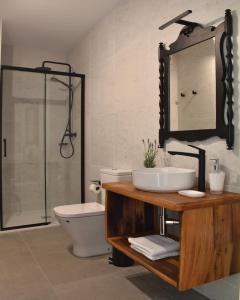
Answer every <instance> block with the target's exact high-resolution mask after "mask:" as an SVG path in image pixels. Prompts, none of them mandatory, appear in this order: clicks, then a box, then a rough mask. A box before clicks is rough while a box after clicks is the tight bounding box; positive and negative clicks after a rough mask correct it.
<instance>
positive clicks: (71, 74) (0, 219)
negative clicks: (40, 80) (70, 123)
mask: <svg viewBox="0 0 240 300" xmlns="http://www.w3.org/2000/svg"><path fill="white" fill-rule="evenodd" d="M4 70H10V71H22V72H30V73H39V74H44V75H45V76H46V75H49V74H51V75H62V76H68V77H69V78H72V77H78V78H81V130H80V133H81V140H80V143H81V171H80V173H81V203H85V74H80V73H75V72H62V71H53V70H50V69H48V68H45V69H44V68H42V69H40V68H28V67H18V66H9V65H1V78H0V119H1V122H0V145H1V146H0V157H1V159H0V230H1V231H4V230H11V229H20V228H28V227H37V226H42V225H48V224H50V223H51V222H48V221H47V190H46V178H47V165H46V155H47V154H46V132H47V131H46V130H47V128H46V101H47V99H46V84H45V87H44V88H45V91H44V107H45V109H44V181H45V184H44V201H45V203H44V205H45V222H42V223H34V224H27V225H20V226H12V227H7V228H6V227H5V228H4V227H3V193H2V177H3V174H2V171H3V169H2V159H3V157H2V152H3V151H2V149H3V140H2V104H3V72H4Z"/></svg>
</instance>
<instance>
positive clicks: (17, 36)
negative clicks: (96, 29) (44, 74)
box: [0, 0, 121, 51]
mask: <svg viewBox="0 0 240 300" xmlns="http://www.w3.org/2000/svg"><path fill="white" fill-rule="evenodd" d="M120 1H121V0H0V17H2V20H3V43H4V44H7V45H21V46H31V47H41V48H45V49H52V50H53V49H56V50H59V49H61V51H69V50H71V49H72V48H73V47H74V46H75V45H76V44H77V43H78V42H79V40H80V38H81V37H82V36H83V35H84V33H86V32H87V31H88V30H90V29H91V27H92V26H93V25H94V24H96V23H97V22H98V21H99V20H100V19H101V18H102V17H103V16H104V15H106V14H107V13H108V12H110V11H111V10H112V9H113V7H114V6H116V5H117V4H118V3H119V2H120Z"/></svg>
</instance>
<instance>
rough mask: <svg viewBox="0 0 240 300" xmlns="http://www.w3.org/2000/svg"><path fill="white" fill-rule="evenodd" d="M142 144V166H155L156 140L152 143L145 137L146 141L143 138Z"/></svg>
mask: <svg viewBox="0 0 240 300" xmlns="http://www.w3.org/2000/svg"><path fill="white" fill-rule="evenodd" d="M142 142H143V146H144V162H143V164H144V167H145V168H155V167H156V161H155V160H156V156H157V152H158V150H157V142H156V140H155V141H154V143H152V142H150V140H149V139H147V143H146V142H145V140H144V139H143V140H142Z"/></svg>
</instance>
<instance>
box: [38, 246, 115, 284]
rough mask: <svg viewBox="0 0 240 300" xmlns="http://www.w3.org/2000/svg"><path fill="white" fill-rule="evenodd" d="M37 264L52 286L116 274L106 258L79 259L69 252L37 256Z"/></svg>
mask: <svg viewBox="0 0 240 300" xmlns="http://www.w3.org/2000/svg"><path fill="white" fill-rule="evenodd" d="M37 259H38V262H39V264H40V266H41V268H42V269H43V271H44V272H45V274H46V276H47V277H48V279H49V280H50V282H51V283H52V284H53V285H56V284H60V283H67V282H71V281H77V280H81V279H85V278H89V277H95V276H98V275H102V274H109V273H114V272H116V271H117V270H116V268H115V267H114V266H112V265H109V264H108V262H107V257H106V256H99V257H94V258H79V257H75V256H73V255H72V254H71V253H69V252H67V251H66V252H56V253H52V254H49V255H42V256H38V258H37Z"/></svg>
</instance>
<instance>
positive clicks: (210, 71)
mask: <svg viewBox="0 0 240 300" xmlns="http://www.w3.org/2000/svg"><path fill="white" fill-rule="evenodd" d="M215 128H216V62H215V38H211V39H209V40H207V41H204V42H202V43H200V44H197V45H194V46H192V47H189V48H187V49H184V50H182V51H179V52H177V53H174V54H172V55H170V131H179V130H196V129H215Z"/></svg>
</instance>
